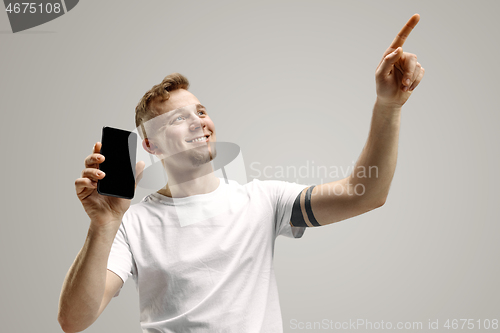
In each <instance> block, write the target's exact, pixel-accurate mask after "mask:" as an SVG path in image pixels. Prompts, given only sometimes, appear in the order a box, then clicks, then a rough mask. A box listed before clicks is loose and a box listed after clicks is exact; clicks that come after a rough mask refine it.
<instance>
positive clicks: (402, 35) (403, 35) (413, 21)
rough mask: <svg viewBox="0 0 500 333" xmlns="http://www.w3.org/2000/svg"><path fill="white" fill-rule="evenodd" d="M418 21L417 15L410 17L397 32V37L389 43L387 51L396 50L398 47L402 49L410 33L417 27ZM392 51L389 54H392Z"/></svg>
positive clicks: (418, 16)
mask: <svg viewBox="0 0 500 333" xmlns="http://www.w3.org/2000/svg"><path fill="white" fill-rule="evenodd" d="M418 21H420V15H418V14H413V16H412V17H410V19H409V20H408V22H406V24H405V25H404V27H403V28H402V29H401V31H399V33H398V35H397V36H396V38H394V40H393V41H392V43H391V46H389V49H392V50H394V49H396V48H398V47H403V44H404V43H405V41H406V39H407V38H408V36H409V35H410V32H411V31H412V30H413V28H415V26H416V25H417V23H418ZM392 50H391V51H390V52H392Z"/></svg>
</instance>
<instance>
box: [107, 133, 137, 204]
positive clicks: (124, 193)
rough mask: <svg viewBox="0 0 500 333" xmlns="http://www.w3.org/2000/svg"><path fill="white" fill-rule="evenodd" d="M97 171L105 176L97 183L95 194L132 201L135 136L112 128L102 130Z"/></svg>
mask: <svg viewBox="0 0 500 333" xmlns="http://www.w3.org/2000/svg"><path fill="white" fill-rule="evenodd" d="M101 143H102V146H101V152H100V153H101V155H103V156H104V162H102V163H101V164H100V165H99V169H100V170H101V171H103V172H104V173H105V174H106V176H104V178H103V179H99V180H98V181H97V192H98V193H99V194H102V195H108V196H112V197H118V198H124V199H132V198H133V197H134V192H135V164H136V161H135V160H136V148H137V134H135V133H133V132H129V131H125V130H121V129H118V128H113V127H103V128H102V139H101Z"/></svg>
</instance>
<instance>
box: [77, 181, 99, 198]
mask: <svg viewBox="0 0 500 333" xmlns="http://www.w3.org/2000/svg"><path fill="white" fill-rule="evenodd" d="M96 187H97V182H94V181H92V180H91V179H89V178H78V179H77V180H75V190H76V193H77V194H80V193H81V192H83V191H84V190H85V189H87V188H91V189H95V188H96Z"/></svg>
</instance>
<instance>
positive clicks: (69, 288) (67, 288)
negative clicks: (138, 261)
mask: <svg viewBox="0 0 500 333" xmlns="http://www.w3.org/2000/svg"><path fill="white" fill-rule="evenodd" d="M116 232H117V229H116V227H109V228H94V229H92V228H89V232H88V234H87V239H86V240H85V244H84V246H83V247H82V249H81V250H80V252H79V253H78V255H77V257H76V259H75V261H74V262H73V264H72V265H71V268H70V269H69V271H68V273H67V275H66V278H65V280H64V283H63V287H62V291H61V296H60V300H59V314H58V320H59V323H60V324H61V327H62V328H63V329H65V331H75V332H79V331H82V330H84V329H85V328H87V327H89V326H90V325H91V324H92V323H93V322H94V321H95V320H96V319H97V315H98V311H99V308H100V305H101V302H102V299H103V296H104V290H105V286H106V270H107V261H108V257H109V253H110V251H111V246H112V244H113V240H114V237H115V235H116Z"/></svg>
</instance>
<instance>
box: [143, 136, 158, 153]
mask: <svg viewBox="0 0 500 333" xmlns="http://www.w3.org/2000/svg"><path fill="white" fill-rule="evenodd" d="M142 148H144V150H145V151H147V152H148V153H150V154H151V155H156V153H155V150H156V149H158V148H157V147H156V145H155V144H154V143H153V142H152V141H150V140H149V139H147V138H146V139H144V140H142Z"/></svg>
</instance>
